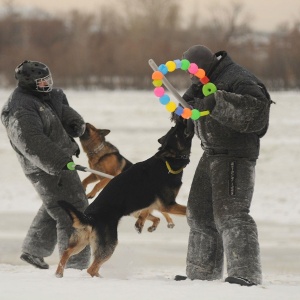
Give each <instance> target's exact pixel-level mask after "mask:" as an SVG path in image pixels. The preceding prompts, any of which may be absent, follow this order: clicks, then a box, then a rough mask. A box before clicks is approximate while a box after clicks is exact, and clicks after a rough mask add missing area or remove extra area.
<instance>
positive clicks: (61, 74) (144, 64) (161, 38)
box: [0, 0, 300, 89]
mask: <svg viewBox="0 0 300 300" xmlns="http://www.w3.org/2000/svg"><path fill="white" fill-rule="evenodd" d="M13 3H14V2H13V1H6V4H5V5H3V6H2V9H1V11H2V14H1V15H0V86H1V87H11V86H14V85H15V84H16V82H15V79H14V68H15V67H16V66H17V65H18V64H19V63H20V62H22V61H23V60H24V59H30V60H38V61H42V62H44V63H46V64H47V65H48V66H49V67H50V69H51V71H52V73H53V77H54V82H55V85H56V86H61V87H73V88H94V87H96V88H108V89H116V88H134V89H148V88H151V87H152V84H151V73H152V70H151V69H150V67H149V66H148V60H149V59H150V58H153V59H154V60H155V61H156V62H157V63H158V64H161V63H165V62H167V61H168V60H174V59H178V58H179V59H180V58H181V56H182V53H183V52H184V51H185V50H186V49H187V48H189V47H190V46H192V45H195V44H203V45H206V46H208V47H209V48H211V49H212V50H213V51H215V52H216V51H219V50H226V51H228V53H229V55H230V56H231V57H232V58H233V59H234V60H235V61H236V62H238V63H239V64H241V65H243V66H245V67H246V68H248V69H249V70H250V71H252V72H254V73H255V74H256V75H257V76H258V77H260V78H261V79H262V80H263V81H264V82H265V83H266V84H267V86H268V88H269V89H296V88H300V55H299V49H300V20H294V21H292V23H291V21H290V24H289V25H282V26H281V27H280V28H276V31H274V32H272V33H268V34H266V33H264V34H263V33H257V32H254V31H253V29H252V28H251V24H252V21H251V20H250V19H247V18H246V17H244V12H243V7H242V6H241V5H237V4H231V5H229V6H227V5H224V6H223V7H219V8H218V9H217V10H214V13H212V14H211V15H208V16H207V15H206V19H205V21H201V18H200V16H201V12H196V11H195V12H194V13H193V14H192V15H190V16H182V14H181V10H180V8H179V6H178V2H177V1H167V0H162V1H159V7H158V5H157V3H158V1H157V0H143V1H139V0H130V1H124V3H123V1H120V3H119V5H120V6H121V7H119V8H118V9H116V7H113V6H112V5H111V6H109V5H106V6H102V7H101V8H99V11H95V12H94V13H93V14H87V13H83V12H80V11H76V10H75V11H71V12H69V13H67V14H65V15H49V14H48V13H46V12H44V11H35V12H32V13H31V14H30V13H27V14H26V15H25V14H24V13H20V12H18V10H17V9H16V7H15V6H14V4H13ZM274 30H275V29H274ZM182 73H183V72H182ZM174 75H175V74H174ZM181 76H183V75H181ZM175 77H177V78H174V79H172V80H176V81H177V82H176V87H177V88H182V87H184V86H186V82H183V81H182V77H180V79H178V76H175ZM184 77H186V76H184Z"/></svg>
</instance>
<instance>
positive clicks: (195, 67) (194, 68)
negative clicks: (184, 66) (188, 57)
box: [188, 63, 198, 74]
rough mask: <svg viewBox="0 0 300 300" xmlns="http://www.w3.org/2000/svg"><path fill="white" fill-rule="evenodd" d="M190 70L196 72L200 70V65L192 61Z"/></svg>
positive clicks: (192, 72)
mask: <svg viewBox="0 0 300 300" xmlns="http://www.w3.org/2000/svg"><path fill="white" fill-rule="evenodd" d="M188 70H189V72H190V73H191V74H196V73H197V71H198V66H197V65H196V64H194V63H191V64H190V67H189V69H188Z"/></svg>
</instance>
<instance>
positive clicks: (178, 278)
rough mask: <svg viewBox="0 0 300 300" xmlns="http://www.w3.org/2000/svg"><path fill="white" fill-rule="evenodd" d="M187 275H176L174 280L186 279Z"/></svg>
mask: <svg viewBox="0 0 300 300" xmlns="http://www.w3.org/2000/svg"><path fill="white" fill-rule="evenodd" d="M186 279H187V276H183V275H176V276H175V278H174V280H175V281H182V280H186Z"/></svg>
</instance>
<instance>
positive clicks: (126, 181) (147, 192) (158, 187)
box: [56, 122, 193, 277]
mask: <svg viewBox="0 0 300 300" xmlns="http://www.w3.org/2000/svg"><path fill="white" fill-rule="evenodd" d="M192 137H193V132H188V131H187V130H186V126H185V125H184V124H183V123H181V122H178V123H177V124H176V126H174V127H172V128H171V129H170V130H169V131H168V133H167V134H166V135H165V136H163V137H162V138H160V139H159V140H158V141H159V143H160V144H161V147H160V148H159V149H158V152H157V153H156V154H155V155H154V156H152V157H150V158H149V159H147V160H145V161H143V162H139V163H136V164H134V165H132V166H131V167H130V168H129V169H128V170H127V171H126V172H123V173H121V174H119V175H118V176H116V177H115V178H113V179H112V180H111V181H110V182H109V183H108V184H107V186H106V187H105V189H103V190H102V192H101V193H100V194H99V195H98V196H97V198H96V199H95V200H94V201H93V202H92V203H91V204H90V205H89V206H88V207H87V209H86V210H85V211H84V213H82V212H80V211H78V210H77V209H76V208H75V207H73V206H72V205H71V204H69V203H68V202H65V201H59V205H60V206H61V207H62V208H63V209H65V210H66V212H67V213H68V215H69V216H70V218H71V219H72V222H73V227H74V228H75V230H74V233H73V234H72V235H71V237H70V240H69V246H68V249H67V250H65V251H64V253H63V255H62V257H61V259H60V262H59V264H58V267H57V270H56V276H57V277H63V273H64V268H65V265H66V263H67V261H68V259H69V258H70V256H72V255H74V254H77V253H79V252H81V251H82V250H83V249H84V248H85V247H86V246H87V245H90V246H91V248H92V253H93V256H94V261H93V263H92V264H91V266H90V267H89V268H88V270H87V272H88V273H89V274H90V275H91V276H100V275H99V269H100V267H101V265H102V264H103V263H104V262H105V261H107V260H108V259H109V258H110V257H111V256H112V254H113V252H114V250H115V248H116V246H117V244H118V223H119V221H120V219H121V218H122V217H123V216H126V215H129V214H131V213H132V212H135V211H138V210H143V214H140V216H139V219H138V221H137V223H138V224H137V226H143V224H144V222H145V219H146V217H147V215H148V214H149V213H151V212H152V210H153V209H156V210H158V211H161V212H166V213H171V214H176V215H185V214H186V206H184V205H180V204H177V203H176V196H177V194H178V192H179V189H180V187H181V184H182V182H181V179H182V174H183V169H184V167H185V166H186V165H187V164H188V163H189V161H190V160H189V156H190V150H191V143H192Z"/></svg>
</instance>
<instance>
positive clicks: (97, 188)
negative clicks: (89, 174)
mask: <svg viewBox="0 0 300 300" xmlns="http://www.w3.org/2000/svg"><path fill="white" fill-rule="evenodd" d="M109 181H110V179H109V178H101V180H100V181H99V182H98V183H97V184H96V185H95V186H94V188H93V189H92V191H91V192H90V193H88V194H87V195H86V196H87V197H88V198H89V199H91V198H94V197H95V196H96V194H97V193H98V192H99V191H100V190H102V189H103V188H104V187H105V186H106V185H107V184H108V183H109Z"/></svg>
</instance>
